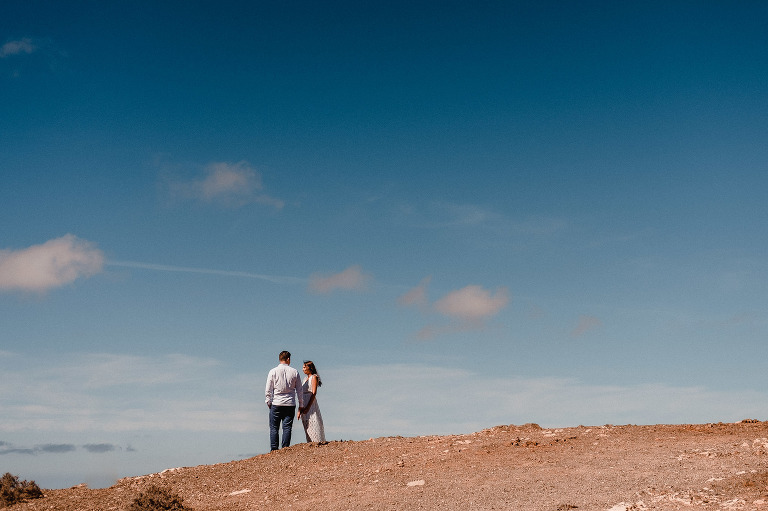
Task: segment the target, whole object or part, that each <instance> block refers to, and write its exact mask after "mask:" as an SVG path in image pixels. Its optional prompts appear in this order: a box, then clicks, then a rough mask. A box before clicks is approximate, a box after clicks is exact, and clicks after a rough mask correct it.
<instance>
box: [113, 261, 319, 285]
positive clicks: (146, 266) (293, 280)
mask: <svg viewBox="0 0 768 511" xmlns="http://www.w3.org/2000/svg"><path fill="white" fill-rule="evenodd" d="M105 264H106V266H117V267H123V268H136V269H140V270H153V271H170V272H183V273H200V274H204V275H221V276H224V277H242V278H247V279H258V280H266V281H268V282H274V283H275V284H306V282H307V281H306V279H301V278H298V277H285V276H279V275H265V274H263V273H253V272H246V271H232V270H216V269H210V268H190V267H186V266H173V265H167V264H154V263H141V262H135V261H107V262H106V263H105Z"/></svg>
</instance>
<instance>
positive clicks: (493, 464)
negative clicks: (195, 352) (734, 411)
mask: <svg viewBox="0 0 768 511" xmlns="http://www.w3.org/2000/svg"><path fill="white" fill-rule="evenodd" d="M153 484H154V485H160V486H164V487H167V488H169V489H170V490H172V491H173V492H175V493H177V494H179V495H180V496H182V497H183V499H184V504H185V505H186V506H188V507H191V508H192V509H195V510H197V511H208V510H211V511H214V510H222V511H224V510H226V511H230V510H262V509H264V510H266V509H280V510H317V511H339V510H369V509H370V510H401V509H403V510H411V509H414V510H416V509H419V510H441V511H442V510H462V511H464V510H490V509H496V510H525V511H538V510H541V511H563V510H571V509H578V510H606V511H607V510H611V511H629V510H632V511H637V510H648V509H658V510H672V509H686V510H689V509H705V510H715V509H722V510H765V511H768V422H760V421H757V420H745V421H742V422H739V423H735V424H723V423H716V424H701V425H656V426H632V425H630V426H612V425H605V426H596V427H585V426H579V427H575V428H563V429H542V428H540V427H539V426H537V425H535V424H526V425H524V426H514V425H509V426H496V427H493V428H490V429H486V430H483V431H479V432H477V433H473V434H469V435H454V436H423V437H415V438H405V437H384V438H375V439H371V440H366V441H354V442H352V441H338V442H330V443H328V444H325V445H317V444H308V443H305V444H297V445H294V446H291V447H289V448H287V449H282V450H280V451H276V452H274V453H270V454H263V455H260V456H256V457H254V458H250V459H246V460H240V461H233V462H230V463H222V464H218V465H202V466H198V467H184V468H174V469H169V470H165V471H164V472H161V473H159V474H151V475H146V476H141V477H133V478H126V479H121V480H120V481H118V482H117V483H116V484H115V485H114V486H112V487H110V488H106V489H98V490H91V489H88V488H86V487H74V488H70V489H65V490H45V491H44V493H45V498H42V499H39V500H36V501H31V502H28V503H24V504H20V505H17V506H15V507H13V508H11V509H12V510H13V511H32V510H35V511H38V510H61V511H73V510H79V511H81V510H104V511H106V510H124V509H126V508H127V506H128V505H129V503H130V502H131V501H132V500H133V498H134V497H135V496H136V495H137V494H138V493H139V492H140V491H141V490H143V489H145V488H147V487H148V486H150V485H153Z"/></svg>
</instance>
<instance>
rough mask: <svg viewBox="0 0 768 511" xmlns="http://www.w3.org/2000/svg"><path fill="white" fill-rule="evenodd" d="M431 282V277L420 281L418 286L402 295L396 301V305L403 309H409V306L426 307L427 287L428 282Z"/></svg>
mask: <svg viewBox="0 0 768 511" xmlns="http://www.w3.org/2000/svg"><path fill="white" fill-rule="evenodd" d="M431 280H432V277H425V278H424V279H422V281H421V282H419V285H418V286H416V287H414V288H413V289H411V290H410V291H408V292H407V293H405V294H404V295H401V296H400V297H399V298H398V299H397V303H398V305H401V306H403V307H410V306H416V307H423V306H425V305H427V303H428V300H427V287H428V286H429V283H430V281H431Z"/></svg>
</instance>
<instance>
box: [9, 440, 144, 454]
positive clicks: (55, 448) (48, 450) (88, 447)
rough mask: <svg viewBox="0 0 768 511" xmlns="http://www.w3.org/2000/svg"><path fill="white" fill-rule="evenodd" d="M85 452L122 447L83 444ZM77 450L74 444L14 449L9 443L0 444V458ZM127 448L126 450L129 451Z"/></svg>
mask: <svg viewBox="0 0 768 511" xmlns="http://www.w3.org/2000/svg"><path fill="white" fill-rule="evenodd" d="M81 447H82V449H84V450H85V451H87V452H90V453H93V454H102V453H106V452H112V451H116V450H118V449H119V450H122V447H120V446H118V445H115V444H85V445H83V446H81ZM77 449H78V447H77V446H76V445H75V444H42V445H35V446H33V447H16V446H15V445H13V444H11V443H9V442H0V456H3V455H10V454H25V455H37V454H67V453H70V452H74V451H76V450H77ZM130 449H131V448H130V447H128V448H126V450H130Z"/></svg>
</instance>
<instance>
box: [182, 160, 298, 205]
mask: <svg viewBox="0 0 768 511" xmlns="http://www.w3.org/2000/svg"><path fill="white" fill-rule="evenodd" d="M170 189H171V192H172V194H173V195H175V196H177V197H180V198H182V199H192V200H200V201H203V202H208V203H213V202H218V203H222V204H226V205H230V206H243V205H245V204H248V203H252V202H256V203H259V204H265V205H268V206H272V207H274V208H275V209H282V208H283V206H284V205H285V203H284V202H283V201H282V200H280V199H276V198H274V197H271V196H269V195H267V194H266V193H264V191H263V189H264V185H263V184H262V181H261V174H260V173H259V172H258V171H257V170H255V169H253V168H251V166H250V165H249V164H248V162H245V161H240V162H237V163H226V162H214V163H211V164H209V165H208V166H207V167H206V168H205V175H204V176H202V177H200V178H199V179H195V180H191V181H175V182H172V183H171V184H170Z"/></svg>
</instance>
